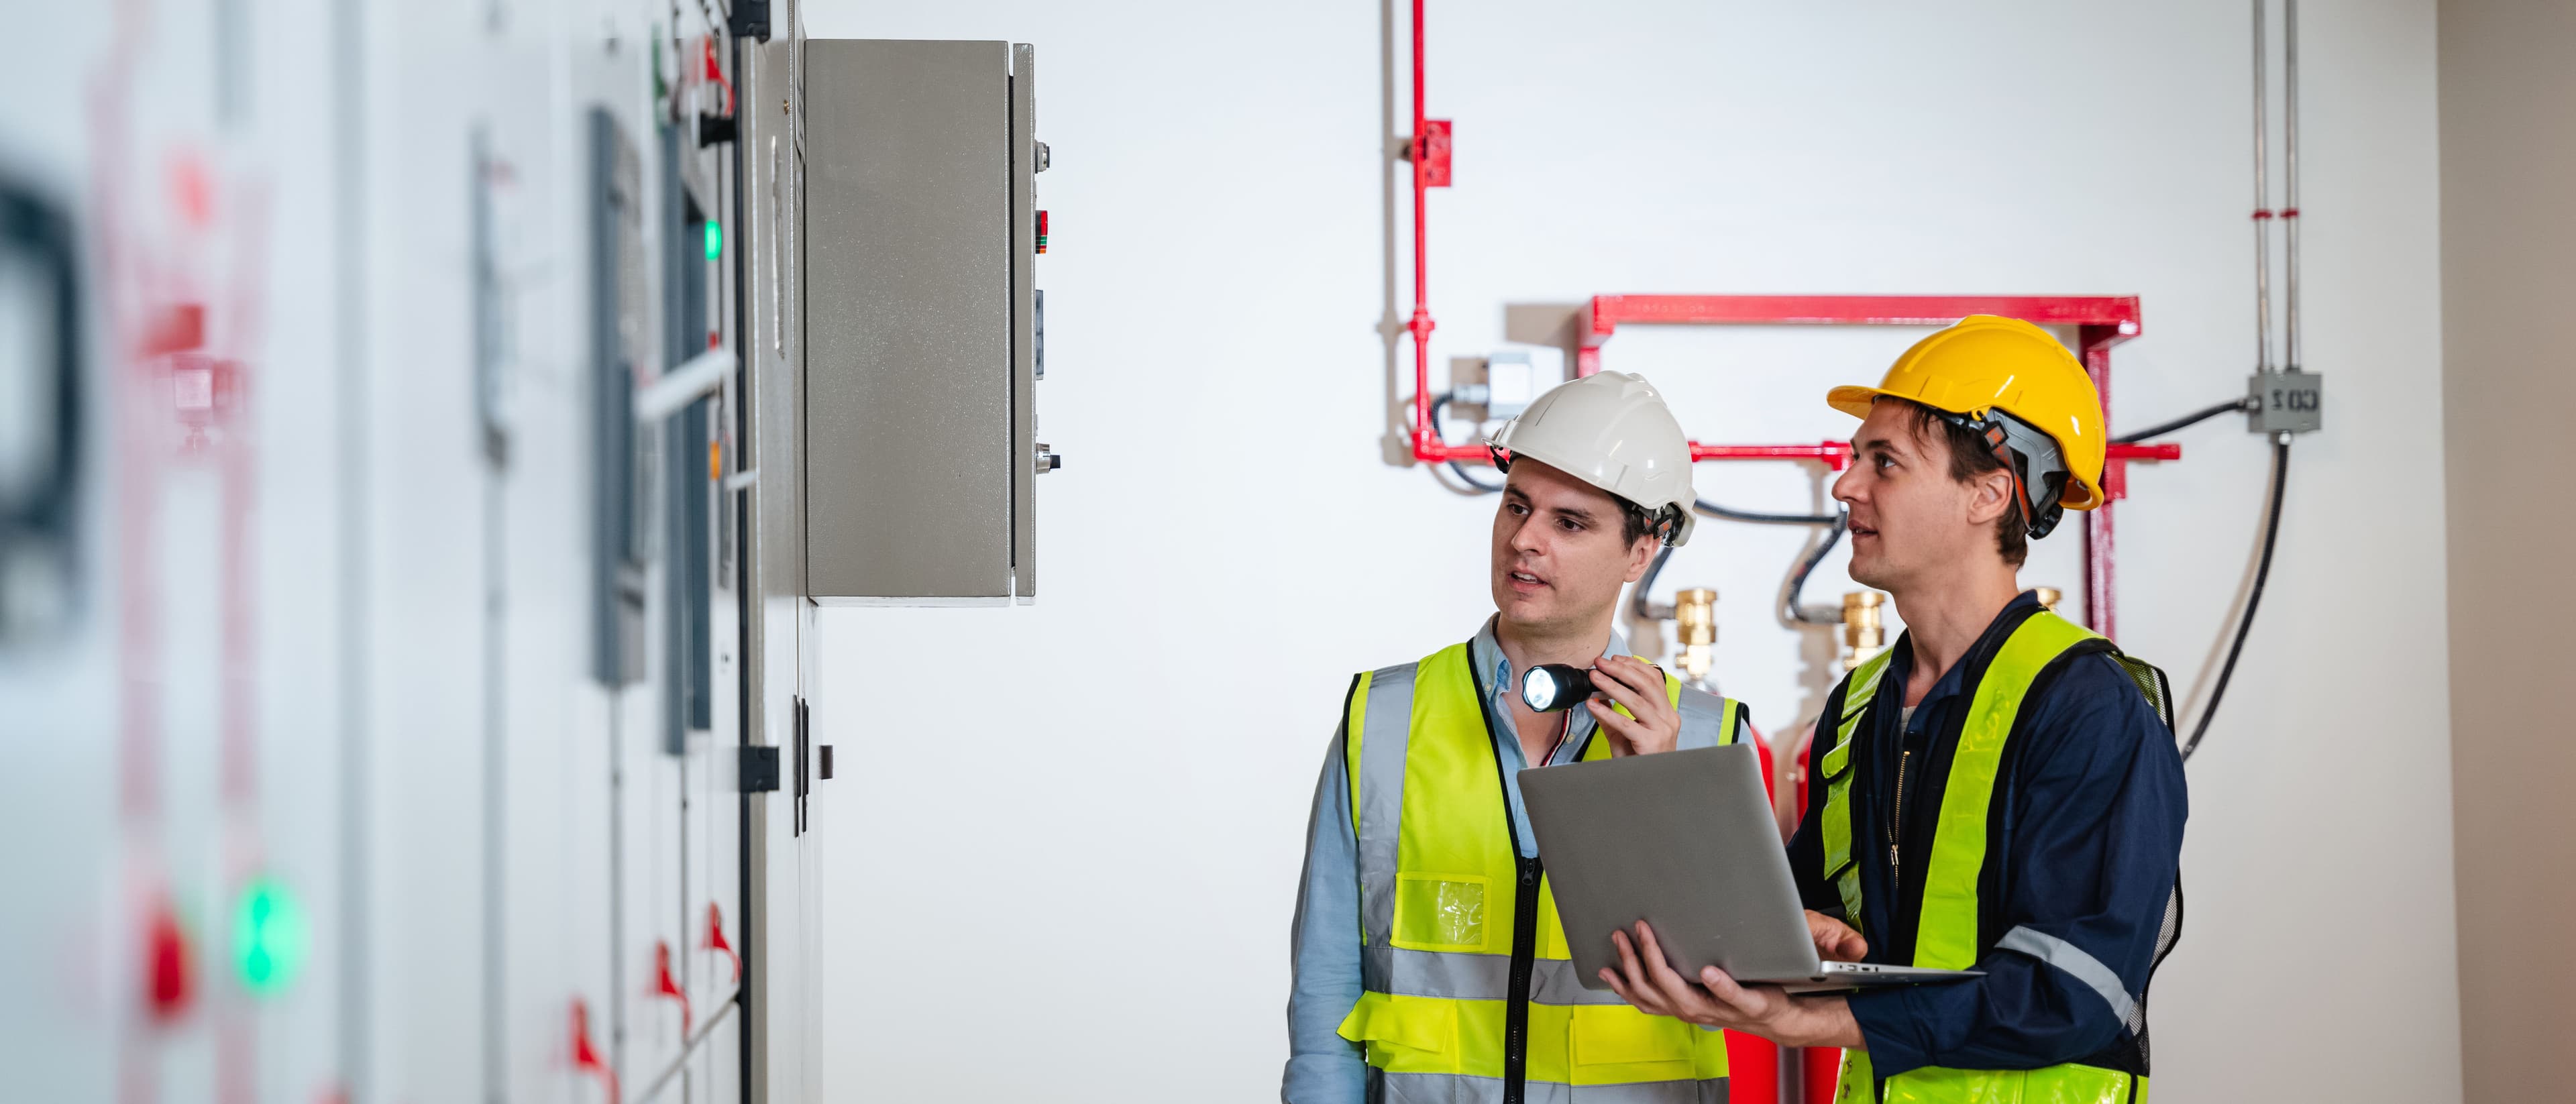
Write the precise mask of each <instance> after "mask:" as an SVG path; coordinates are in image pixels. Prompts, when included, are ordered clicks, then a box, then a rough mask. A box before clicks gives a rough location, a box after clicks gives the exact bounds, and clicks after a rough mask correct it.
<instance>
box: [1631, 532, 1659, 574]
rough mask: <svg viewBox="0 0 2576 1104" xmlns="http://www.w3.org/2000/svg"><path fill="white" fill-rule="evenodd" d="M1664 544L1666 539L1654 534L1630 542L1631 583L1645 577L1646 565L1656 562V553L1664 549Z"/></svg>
mask: <svg viewBox="0 0 2576 1104" xmlns="http://www.w3.org/2000/svg"><path fill="white" fill-rule="evenodd" d="M1663 544H1664V538H1662V537H1661V536H1658V535H1656V534H1653V533H1648V534H1646V535H1645V536H1642V537H1639V538H1637V539H1635V540H1633V541H1629V542H1628V581H1629V582H1632V583H1633V582H1636V581H1637V580H1638V579H1641V578H1644V577H1645V574H1646V565H1648V564H1651V563H1653V562H1655V551H1656V550H1657V549H1659V548H1662V547H1663Z"/></svg>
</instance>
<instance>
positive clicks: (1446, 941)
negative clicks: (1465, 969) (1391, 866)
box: [1388, 871, 1487, 951]
mask: <svg viewBox="0 0 2576 1104" xmlns="http://www.w3.org/2000/svg"><path fill="white" fill-rule="evenodd" d="M1486 885H1487V883H1486V880H1485V877H1484V876H1483V875H1481V874H1415V873H1411V872H1407V871H1398V872H1397V873H1396V875H1395V931H1394V932H1392V933H1391V934H1390V936H1389V939H1388V942H1390V943H1393V944H1394V945H1396V946H1398V947H1403V948H1405V949H1406V950H1414V951H1482V950H1485V949H1487V948H1486V947H1485V888H1486Z"/></svg>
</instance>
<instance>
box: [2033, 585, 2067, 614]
mask: <svg viewBox="0 0 2576 1104" xmlns="http://www.w3.org/2000/svg"><path fill="white" fill-rule="evenodd" d="M2037 589H2038V591H2039V608H2041V609H2044V610H2047V611H2048V612H2050V613H2055V612H2057V601H2058V599H2061V598H2064V597H2066V595H2065V593H2064V592H2062V591H2060V590H2058V589H2057V588H2056V587H2039V588H2037Z"/></svg>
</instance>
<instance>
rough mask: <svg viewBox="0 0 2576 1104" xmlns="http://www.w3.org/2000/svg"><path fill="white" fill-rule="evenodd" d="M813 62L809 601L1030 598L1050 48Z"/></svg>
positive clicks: (946, 49)
mask: <svg viewBox="0 0 2576 1104" xmlns="http://www.w3.org/2000/svg"><path fill="white" fill-rule="evenodd" d="M805 50H806V52H805V72H804V86H805V103H806V110H807V113H808V116H809V118H808V119H807V121H806V128H805V138H806V143H807V163H806V171H805V183H806V190H805V196H804V200H805V207H804V215H805V226H804V243H805V253H804V257H803V263H804V269H805V281H804V287H803V292H804V295H805V311H804V317H805V319H806V343H805V350H804V351H805V360H804V374H805V401H806V407H805V434H804V443H805V449H804V453H803V455H804V477H805V481H804V486H805V506H806V537H805V539H806V560H805V592H806V594H807V596H808V597H810V598H812V599H813V600H815V601H816V602H819V603H824V604H885V605H958V604H972V605H981V604H1002V603H1008V602H1010V601H1012V600H1014V599H1017V600H1020V601H1027V600H1029V599H1030V598H1032V597H1034V596H1035V594H1036V593H1037V575H1036V552H1037V544H1036V539H1035V533H1034V522H1035V510H1034V497H1033V488H1032V486H1031V484H1032V482H1033V481H1034V479H1035V476H1036V474H1037V471H1038V465H1039V464H1040V463H1041V462H1042V461H1040V460H1039V458H1038V457H1037V456H1036V446H1035V443H1034V440H1033V430H1034V427H1035V421H1036V418H1035V413H1034V406H1035V403H1034V398H1035V396H1034V395H1033V394H1032V387H1033V386H1034V384H1035V375H1034V367H1035V359H1036V308H1035V283H1034V281H1035V274H1034V270H1033V265H1034V256H1035V253H1036V239H1035V234H1036V228H1035V214H1034V211H1033V207H1034V204H1033V202H1032V186H1033V178H1034V176H1035V173H1036V164H1035V155H1036V141H1035V137H1034V135H1033V134H1032V130H1033V129H1034V118H1035V111H1034V103H1035V58H1036V54H1035V51H1034V50H1033V49H1032V48H1031V47H1029V46H1027V45H1013V44H1010V43H1005V42H932V41H892V40H830V39H816V40H809V41H808V42H807V44H806V48H805ZM1048 463H1051V462H1048Z"/></svg>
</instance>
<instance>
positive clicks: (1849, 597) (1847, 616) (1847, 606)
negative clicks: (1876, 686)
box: [1843, 590, 1887, 671]
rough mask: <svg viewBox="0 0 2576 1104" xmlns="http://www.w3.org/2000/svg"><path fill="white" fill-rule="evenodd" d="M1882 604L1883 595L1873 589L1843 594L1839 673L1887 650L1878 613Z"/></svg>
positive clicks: (1884, 630)
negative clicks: (1841, 666) (1842, 651)
mask: <svg viewBox="0 0 2576 1104" xmlns="http://www.w3.org/2000/svg"><path fill="white" fill-rule="evenodd" d="M1885 601H1887V596H1886V595H1884V594H1880V593H1879V592H1877V591H1875V590H1855V591H1852V592H1850V593H1848V594H1845V595H1843V648H1844V649H1845V652H1844V655H1843V670H1846V671H1848V670H1851V669H1852V668H1854V667H1858V666H1860V665H1861V664H1863V663H1866V662H1868V661H1869V657H1871V656H1874V655H1877V654H1878V653H1879V652H1881V651H1884V650H1885V649H1886V648H1887V626H1886V624H1885V623H1884V622H1882V621H1880V620H1879V613H1878V607H1879V604H1880V603H1882V602H1885Z"/></svg>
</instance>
